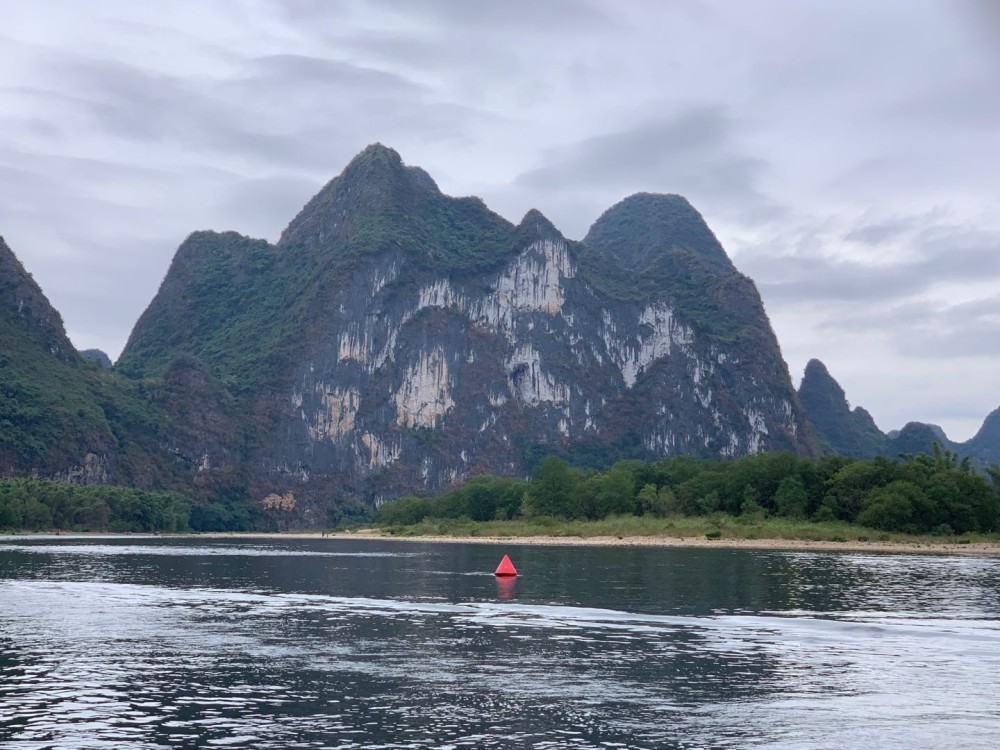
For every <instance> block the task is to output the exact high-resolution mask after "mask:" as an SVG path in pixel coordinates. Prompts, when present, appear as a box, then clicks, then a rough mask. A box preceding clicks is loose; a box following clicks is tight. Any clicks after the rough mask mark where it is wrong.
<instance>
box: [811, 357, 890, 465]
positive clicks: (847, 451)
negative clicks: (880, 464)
mask: <svg viewBox="0 0 1000 750" xmlns="http://www.w3.org/2000/svg"><path fill="white" fill-rule="evenodd" d="M799 401H800V402H801V403H802V407H803V408H804V409H805V411H806V416H807V417H808V419H809V422H810V423H811V424H812V426H813V427H814V428H815V429H816V434H817V436H818V437H819V439H820V441H821V443H822V444H823V445H824V446H826V447H827V448H828V449H829V450H831V451H833V452H834V453H839V454H840V455H842V456H854V457H855V458H871V457H872V456H877V455H880V454H882V453H883V452H884V451H885V449H886V447H887V441H886V436H885V435H884V434H883V433H882V431H881V430H879V428H878V426H877V425H876V424H875V420H874V419H872V416H871V414H869V413H868V412H867V411H865V410H864V409H862V408H861V407H860V406H856V407H854V409H853V410H852V409H851V407H850V404H848V402H847V396H846V394H845V393H844V389H843V388H841V387H840V384H839V383H838V382H837V381H836V380H834V379H833V376H831V375H830V372H829V371H828V370H827V369H826V365H824V364H823V363H822V362H820V361H819V360H818V359H811V360H809V362H808V363H807V364H806V370H805V374H804V375H803V377H802V382H801V383H800V384H799Z"/></svg>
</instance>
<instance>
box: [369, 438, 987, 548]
mask: <svg viewBox="0 0 1000 750" xmlns="http://www.w3.org/2000/svg"><path fill="white" fill-rule="evenodd" d="M719 514H721V515H722V516H725V517H731V518H737V519H740V521H741V522H742V523H749V524H752V523H757V522H760V521H762V520H763V519H765V518H768V517H779V518H787V519H793V520H802V521H805V520H811V521H815V522H822V523H830V522H843V523H850V524H860V525H862V526H865V527H868V528H872V529H878V530H881V531H886V532H903V533H908V534H921V533H935V534H948V535H950V534H956V533H957V534H964V533H968V532H997V531H1000V467H997V466H992V467H990V468H989V469H988V470H987V471H986V472H985V473H982V474H981V473H977V472H975V471H974V470H973V469H972V468H971V466H970V464H969V462H968V461H967V460H964V461H960V460H959V459H958V457H957V456H956V455H955V454H954V453H951V452H948V451H941V450H940V449H937V450H936V451H935V452H934V455H932V456H927V455H920V456H905V457H902V458H900V459H897V460H890V459H887V458H876V459H873V460H870V461H862V460H858V459H853V458H847V457H840V456H828V457H825V458H822V459H819V460H813V459H803V458H800V457H797V456H795V455H793V454H790V453H770V454H760V455H756V456H747V457H745V458H741V459H738V460H736V461H710V460H704V459H696V458H691V457H675V458H665V459H662V460H659V461H655V462H649V463H643V462H640V461H624V462H621V463H618V464H616V465H615V466H613V467H612V468H611V469H609V470H608V471H606V472H604V473H599V472H584V471H580V470H577V469H573V468H571V467H569V466H568V465H567V464H565V463H564V462H563V461H562V460H560V459H558V458H555V457H550V458H548V459H546V460H545V461H543V462H542V463H541V464H539V465H538V467H537V468H536V469H535V471H534V473H533V474H532V477H531V481H530V482H524V481H520V480H512V479H501V478H493V477H476V478H474V479H473V480H470V481H469V483H468V484H466V485H465V486H464V487H462V488H461V489H458V490H455V491H453V492H449V493H446V494H444V495H441V496H439V497H436V498H419V497H403V498H400V499H398V500H396V501H394V502H391V503H387V504H385V505H383V506H381V507H380V508H379V509H378V512H377V516H376V520H377V522H378V523H379V524H380V525H383V526H388V527H393V526H407V525H413V524H418V523H420V522H422V521H424V520H425V519H460V518H467V519H472V520H477V521H485V520H494V519H496V520H510V519H516V518H527V519H532V518H539V517H551V518H560V519H589V520H597V519H602V518H608V517H610V516H629V515H636V516H653V517H658V518H669V517H692V516H708V517H716V516H718V515H719Z"/></svg>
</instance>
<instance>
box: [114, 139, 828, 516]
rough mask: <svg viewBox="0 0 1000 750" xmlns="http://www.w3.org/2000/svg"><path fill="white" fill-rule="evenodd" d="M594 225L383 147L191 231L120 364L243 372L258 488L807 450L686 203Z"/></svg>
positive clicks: (406, 487)
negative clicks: (294, 195) (440, 179)
mask: <svg viewBox="0 0 1000 750" xmlns="http://www.w3.org/2000/svg"><path fill="white" fill-rule="evenodd" d="M591 235H592V236H590V235H588V237H589V238H590V240H589V241H590V244H589V245H588V244H587V243H586V242H585V243H574V242H569V241H567V240H566V239H565V238H564V237H562V235H561V234H560V233H559V232H558V231H557V230H556V229H555V227H554V226H553V225H552V224H551V222H549V221H548V220H547V219H546V218H545V217H544V216H543V215H542V214H541V213H540V212H538V211H535V210H533V211H530V212H529V213H528V214H527V215H526V216H525V217H524V219H523V220H522V221H521V223H520V224H519V225H518V226H516V227H515V226H513V225H510V224H509V223H507V222H506V221H504V220H503V219H502V218H500V217H498V216H496V215H495V214H492V213H491V212H490V211H489V210H488V209H487V208H486V207H485V206H484V205H483V204H482V202H481V201H479V200H478V199H470V198H461V199H455V198H450V197H448V196H445V195H443V194H441V193H440V191H439V190H438V189H437V186H436V185H435V184H434V182H433V180H431V179H430V178H429V177H428V176H427V175H426V173H424V172H422V171H421V170H416V169H414V168H412V167H406V166H405V165H404V164H403V163H402V161H401V160H400V158H399V156H398V155H397V154H396V153H395V152H394V151H392V150H391V149H386V148H385V147H382V146H374V147H371V148H369V149H367V150H366V151H365V152H363V153H362V154H361V155H359V156H358V157H357V158H356V159H355V160H354V161H353V162H352V163H351V164H350V165H349V166H348V167H347V169H346V170H345V172H344V173H343V174H342V175H341V176H339V177H338V178H336V179H335V180H333V181H331V183H329V184H328V185H327V186H325V187H324V188H323V190H321V191H320V193H319V194H318V195H317V196H316V197H315V198H314V199H312V200H311V201H310V202H309V204H307V206H306V207H305V208H304V209H303V211H302V213H301V214H300V215H299V216H298V217H296V218H295V219H294V220H293V221H292V222H291V223H290V224H289V227H288V229H286V230H285V232H284V233H283V234H282V238H281V240H280V241H279V243H278V244H277V245H276V246H266V244H264V243H261V242H260V241H257V240H250V239H248V238H242V237H239V235H232V234H228V235H213V234H210V233H199V234H198V235H193V236H192V238H191V239H189V241H188V242H187V243H185V246H184V247H182V249H181V251H179V253H178V258H177V259H176V260H175V261H174V264H173V265H172V267H171V270H170V272H169V273H168V275H167V277H166V279H165V280H164V282H163V286H162V288H161V290H160V293H159V294H158V295H157V298H156V299H155V300H154V301H153V303H152V304H151V305H150V308H149V310H147V312H146V313H145V314H144V315H143V318H142V320H141V321H140V323H139V324H138V325H137V327H136V330H135V331H134V332H133V334H132V337H131V338H130V340H129V344H128V346H127V347H126V349H125V351H124V352H123V354H122V357H121V358H120V360H119V365H118V367H119V368H120V369H121V370H122V371H124V372H128V373H130V374H133V375H141V376H149V375H157V374H158V373H160V372H163V368H164V367H165V366H166V363H168V362H169V361H171V360H172V359H173V358H175V357H177V356H181V355H183V356H192V357H195V358H197V359H198V360H199V361H201V362H203V363H204V366H205V367H206V368H207V370H208V371H209V372H210V373H211V374H212V375H213V377H216V378H218V379H219V380H220V381H221V382H239V383H245V384H247V388H246V390H245V392H244V393H243V394H241V395H240V398H243V399H245V402H246V407H245V408H246V412H247V414H249V415H252V417H249V418H248V421H249V423H250V424H252V425H254V428H253V431H254V433H255V436H256V441H257V446H258V447H257V448H256V450H255V451H254V454H253V456H252V458H251V459H250V468H249V469H248V471H249V473H250V475H251V477H252V483H253V486H254V487H256V488H257V489H256V490H255V492H257V494H259V495H260V497H261V498H264V497H270V498H271V500H269V501H268V502H269V503H270V505H269V507H273V508H278V507H279V504H276V503H275V502H274V501H273V498H274V497H285V496H286V494H287V493H288V492H292V493H293V496H294V497H295V498H296V503H295V512H305V511H306V510H311V511H312V512H314V513H316V512H318V510H319V505H321V504H322V503H323V502H327V501H329V500H330V498H331V497H334V498H340V499H347V498H363V499H365V500H366V501H368V502H375V503H377V502H380V501H382V500H385V499H387V498H390V497H395V496H397V495H399V494H402V493H413V492H418V493H420V492H429V491H433V490H438V489H441V488H443V487H446V486H449V485H450V484H452V483H454V482H457V481H461V480H463V479H465V478H466V477H468V476H470V475H471V474H474V473H480V472H493V473H499V474H515V475H520V474H524V473H526V472H527V471H529V470H530V466H531V464H532V463H533V462H534V461H535V460H537V458H538V456H540V455H544V454H545V453H550V452H557V453H561V454H563V455H567V456H568V457H570V458H571V459H574V458H575V459H578V460H577V462H578V463H590V464H596V463H601V464H608V463H610V462H612V461H613V460H615V459H616V458H621V457H637V458H652V457H658V456H664V455H673V454H681V453H684V454H696V455H705V456H726V457H728V456H741V455H746V454H750V453H756V452H759V451H765V450H793V451H798V452H800V453H811V452H813V451H814V450H815V447H814V443H813V441H812V438H811V435H810V432H809V428H808V427H807V426H806V424H805V422H804V420H803V418H802V415H801V412H800V407H799V404H798V399H797V396H796V394H795V392H794V390H793V389H792V386H791V382H790V379H789V377H788V373H787V368H786V367H785V365H784V362H783V361H782V360H781V356H780V352H779V350H778V346H777V342H776V341H775V339H774V334H773V332H772V331H771V329H770V325H769V323H768V321H767V318H766V316H765V315H764V311H763V306H762V305H761V302H760V298H759V295H758V294H757V291H756V289H755V288H754V286H753V284H752V282H750V280H749V279H746V278H745V277H743V276H742V275H740V274H739V273H738V271H736V269H735V268H734V267H733V266H732V263H731V262H730V261H729V259H728V257H726V255H725V252H724V251H723V250H722V248H721V246H720V245H719V244H718V242H717V240H716V239H715V237H714V236H713V235H712V233H711V231H710V230H709V229H708V228H707V226H706V225H705V224H704V221H703V220H702V218H701V216H700V215H698V214H697V212H696V211H694V209H693V208H691V207H690V205H689V204H687V202H686V201H683V199H680V198H677V197H676V196H648V195H647V196H637V197H635V198H634V199H629V200H626V201H625V202H623V203H622V204H619V206H617V207H615V208H613V209H611V210H609V212H607V213H606V214H605V215H604V216H602V217H601V219H600V220H599V221H598V222H597V223H596V224H595V227H594V229H593V230H592V232H591ZM677 273H681V274H682V276H683V278H680V279H679V278H675V275H676V274H677ZM220 289H224V290H227V291H228V292H229V293H230V294H232V293H236V295H237V297H238V298H237V299H234V300H231V301H228V302H225V303H224V304H223V303H220V302H219V300H220V299H224V297H220V295H219V294H218V292H219V290H220ZM210 292H211V293H212V294H211V298H210V299H209V298H208V295H209V293H210ZM692 300H697V304H696V305H695V306H692V304H691V301H692ZM209 308H211V309H212V310H213V311H214V312H215V314H216V315H217V319H216V320H214V321H213V320H212V316H211V315H208V314H206V311H207V310H208V309H209ZM245 335H246V336H249V337H251V338H252V339H253V341H254V342H255V344H256V347H255V348H253V347H250V346H249V345H247V346H244V344H243V338H242V337H243V336H245ZM164 344H166V346H164ZM247 367H250V368H251V369H254V368H256V369H254V373H255V376H256V377H254V378H250V377H248V376H247V373H246V369H247ZM262 373H263V375H262ZM584 457H586V458H584ZM262 493H263V494H262Z"/></svg>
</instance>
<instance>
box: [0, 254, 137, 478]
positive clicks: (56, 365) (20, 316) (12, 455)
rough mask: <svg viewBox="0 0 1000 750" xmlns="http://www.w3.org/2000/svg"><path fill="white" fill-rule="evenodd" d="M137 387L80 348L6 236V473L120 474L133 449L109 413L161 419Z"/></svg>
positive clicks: (1, 401)
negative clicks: (124, 447) (124, 445)
mask: <svg viewBox="0 0 1000 750" xmlns="http://www.w3.org/2000/svg"><path fill="white" fill-rule="evenodd" d="M133 389H134V386H133V385H131V384H127V383H122V384H118V383H117V382H116V381H115V379H114V378H112V377H111V375H110V373H107V372H102V371H101V369H100V368H99V366H97V365H94V364H91V363H89V362H86V361H85V360H84V359H83V358H82V357H81V356H80V355H79V354H78V353H77V351H76V350H75V349H74V348H73V345H72V344H71V343H70V342H69V339H68V338H67V337H66V332H65V331H64V329H63V324H62V319H61V318H60V317H59V314H58V313H57V312H56V311H55V310H54V309H53V308H52V306H51V305H50V304H49V301H48V300H47V299H46V298H45V295H44V294H43V293H42V291H41V289H39V287H38V284H36V283H35V281H34V279H33V278H32V277H31V276H30V274H28V273H27V271H25V270H24V267H23V266H22V265H21V263H20V261H18V259H17V258H16V257H15V255H14V253H13V252H12V251H11V249H10V248H9V247H8V246H7V244H6V243H5V242H4V241H3V239H2V238H0V476H15V475H23V474H37V475H39V476H42V477H56V478H68V479H73V480H75V481H84V482H97V481H114V480H116V479H117V478H118V477H119V476H120V475H121V471H122V468H123V463H124V464H126V465H130V464H129V459H131V458H132V455H131V454H129V453H128V452H127V451H124V452H123V451H122V450H120V438H121V437H122V436H123V432H122V429H121V427H122V425H121V424H119V423H116V422H115V421H114V420H113V419H109V414H112V413H115V414H120V415H128V419H129V420H130V421H131V422H133V423H134V424H135V425H137V426H138V425H142V424H143V423H144V422H145V421H147V420H149V419H153V417H152V416H151V415H150V413H149V411H148V409H147V408H146V405H145V404H144V403H143V400H142V399H141V398H138V397H134V394H133V393H130V392H131V391H132V390H133ZM136 459H137V460H138V457H136Z"/></svg>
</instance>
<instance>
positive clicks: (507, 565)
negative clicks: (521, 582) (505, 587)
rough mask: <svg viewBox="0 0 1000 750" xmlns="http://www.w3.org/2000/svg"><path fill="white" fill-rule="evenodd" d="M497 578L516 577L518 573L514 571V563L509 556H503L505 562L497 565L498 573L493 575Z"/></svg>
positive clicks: (502, 561)
mask: <svg viewBox="0 0 1000 750" xmlns="http://www.w3.org/2000/svg"><path fill="white" fill-rule="evenodd" d="M493 575H495V576H516V575H517V571H516V570H515V569H514V563H512V562H511V561H510V558H509V557H507V555H504V556H503V560H501V561H500V564H499V565H497V569H496V572H495V573H494V574H493Z"/></svg>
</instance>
